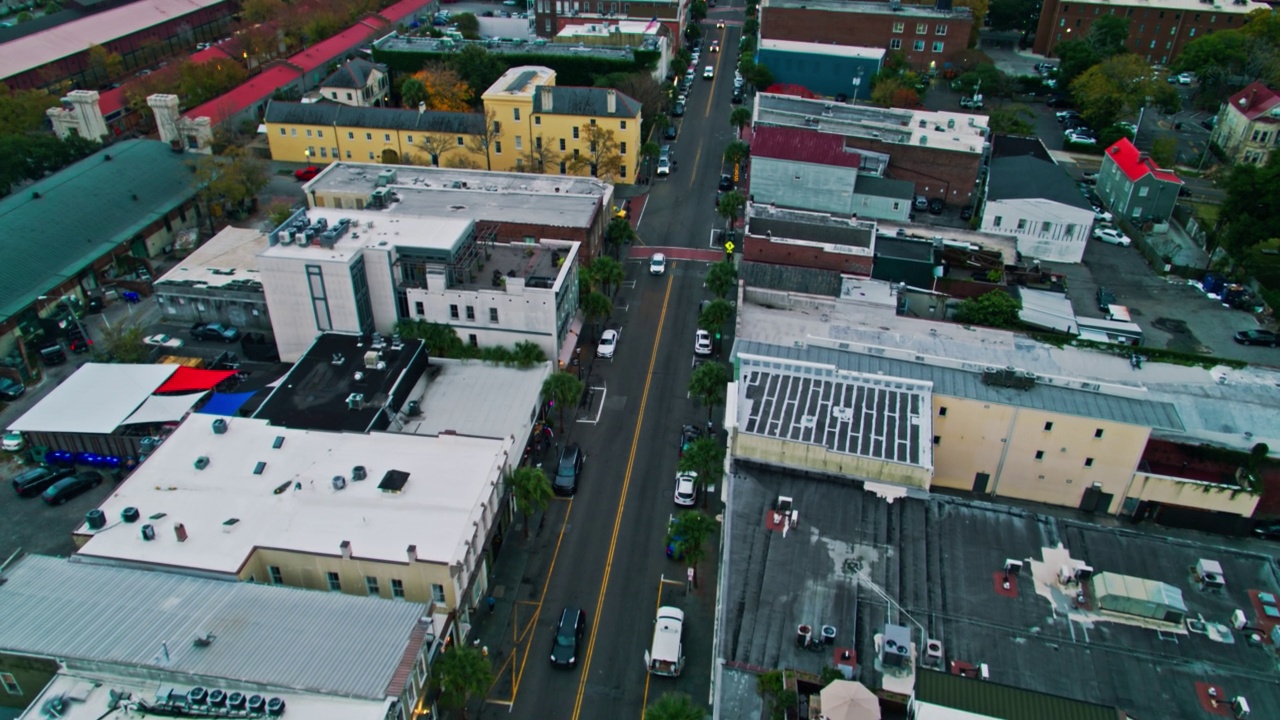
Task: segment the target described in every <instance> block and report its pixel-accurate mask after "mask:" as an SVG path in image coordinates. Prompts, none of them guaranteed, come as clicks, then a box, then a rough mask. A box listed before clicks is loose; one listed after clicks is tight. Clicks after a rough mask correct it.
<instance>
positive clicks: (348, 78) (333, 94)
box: [319, 58, 391, 107]
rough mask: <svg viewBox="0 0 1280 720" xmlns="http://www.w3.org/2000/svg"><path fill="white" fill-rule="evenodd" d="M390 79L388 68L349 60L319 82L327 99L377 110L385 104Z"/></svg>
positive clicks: (320, 91) (322, 95)
mask: <svg viewBox="0 0 1280 720" xmlns="http://www.w3.org/2000/svg"><path fill="white" fill-rule="evenodd" d="M390 92H391V76H390V75H389V74H388V73H387V68H386V66H385V65H379V64H377V63H373V62H369V61H368V60H363V59H360V58H356V59H354V60H348V61H346V62H345V63H343V64H342V67H340V68H338V69H337V70H335V71H334V72H333V74H332V75H330V76H329V77H327V78H325V79H324V80H322V81H321V82H320V88H319V94H320V97H322V98H323V99H325V100H328V101H330V102H335V103H339V104H341V105H351V106H354V107H375V106H379V105H383V104H385V102H386V99H387V94H388V93H390Z"/></svg>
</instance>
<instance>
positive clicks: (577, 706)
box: [573, 275, 675, 720]
mask: <svg viewBox="0 0 1280 720" xmlns="http://www.w3.org/2000/svg"><path fill="white" fill-rule="evenodd" d="M674 280H675V275H668V276H667V291H666V294H664V295H663V297H662V314H661V315H659V316H658V332H657V334H655V335H654V338H653V352H651V353H650V354H649V371H648V372H647V373H646V374H645V378H644V392H643V393H641V395H640V414H639V416H638V417H637V418H636V431H635V434H634V435H632V437H631V455H630V457H628V458H627V472H626V475H624V476H623V478H622V498H621V499H620V500H619V501H618V514H617V515H615V516H614V518H613V536H612V537H610V538H609V555H608V557H607V558H606V559H605V562H604V579H602V580H601V581H600V596H599V597H598V598H596V613H595V617H594V619H593V620H592V622H591V637H590V639H589V640H588V641H587V656H586V659H584V660H583V662H582V675H581V676H579V678H578V693H577V696H576V697H575V698H574V701H573V720H578V718H579V715H580V714H581V713H582V696H583V693H585V692H586V689H587V674H588V673H589V672H590V671H591V658H592V657H593V656H594V655H595V651H596V631H597V630H599V629H600V613H601V612H602V611H603V610H604V596H605V593H606V592H607V591H608V590H609V574H610V573H611V572H613V554H614V552H615V551H616V550H617V547H618V531H619V530H620V529H621V528H622V511H623V509H624V508H626V506H627V488H628V487H630V485H631V470H632V469H633V468H634V467H635V464H636V449H637V448H638V447H639V446H640V428H641V427H643V426H644V409H645V405H647V404H648V402H649V386H650V384H651V383H652V382H653V368H654V366H655V365H657V362H658V347H659V346H660V345H661V344H662V326H663V325H665V324H666V322H667V303H668V302H670V300H671V286H672V282H673V281H674Z"/></svg>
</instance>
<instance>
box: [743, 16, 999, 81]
mask: <svg viewBox="0 0 1280 720" xmlns="http://www.w3.org/2000/svg"><path fill="white" fill-rule="evenodd" d="M972 29H973V13H972V12H971V11H970V10H969V8H967V7H958V6H953V5H952V3H951V2H949V1H947V0H941V1H940V2H937V3H936V4H930V5H912V4H902V3H896V2H862V1H858V0H855V1H854V2H847V1H845V0H765V1H764V2H763V3H761V6H760V40H761V43H762V46H763V43H764V41H766V40H792V41H795V42H802V43H819V44H829V45H854V46H858V47H867V48H881V49H883V50H885V51H887V52H892V53H902V55H903V57H904V58H905V59H906V61H907V65H908V66H909V67H911V68H912V69H913V70H918V71H922V72H933V71H938V70H941V69H942V68H943V66H944V65H945V64H946V62H947V61H948V60H949V59H950V57H951V56H952V55H953V54H955V53H956V52H959V51H960V50H964V49H965V48H967V47H968V46H969V33H970V32H971V30H972ZM771 69H772V68H771Z"/></svg>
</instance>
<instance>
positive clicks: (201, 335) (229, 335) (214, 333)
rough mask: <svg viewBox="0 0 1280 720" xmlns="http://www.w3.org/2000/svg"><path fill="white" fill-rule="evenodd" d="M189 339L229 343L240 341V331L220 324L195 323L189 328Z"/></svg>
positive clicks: (232, 326)
mask: <svg viewBox="0 0 1280 720" xmlns="http://www.w3.org/2000/svg"><path fill="white" fill-rule="evenodd" d="M191 337H193V338H195V339H196V340H221V341H222V342H226V343H231V342H235V341H236V340H239V339H240V329H239V328H237V327H236V326H234V325H223V324H221V323H196V324H195V325H192V326H191Z"/></svg>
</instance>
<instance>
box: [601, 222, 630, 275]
mask: <svg viewBox="0 0 1280 720" xmlns="http://www.w3.org/2000/svg"><path fill="white" fill-rule="evenodd" d="M635 239H636V230H635V228H633V227H631V221H629V220H627V219H626V218H622V217H615V218H613V219H612V220H610V221H609V226H608V227H606V228H605V229H604V241H605V243H606V244H608V246H609V249H610V250H611V251H612V252H613V253H614V254H615V255H616V254H617V253H618V249H619V248H620V247H621V246H623V245H626V244H628V243H632V242H635ZM610 272H612V271H610ZM623 274H624V276H625V272H624V273H623Z"/></svg>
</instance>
